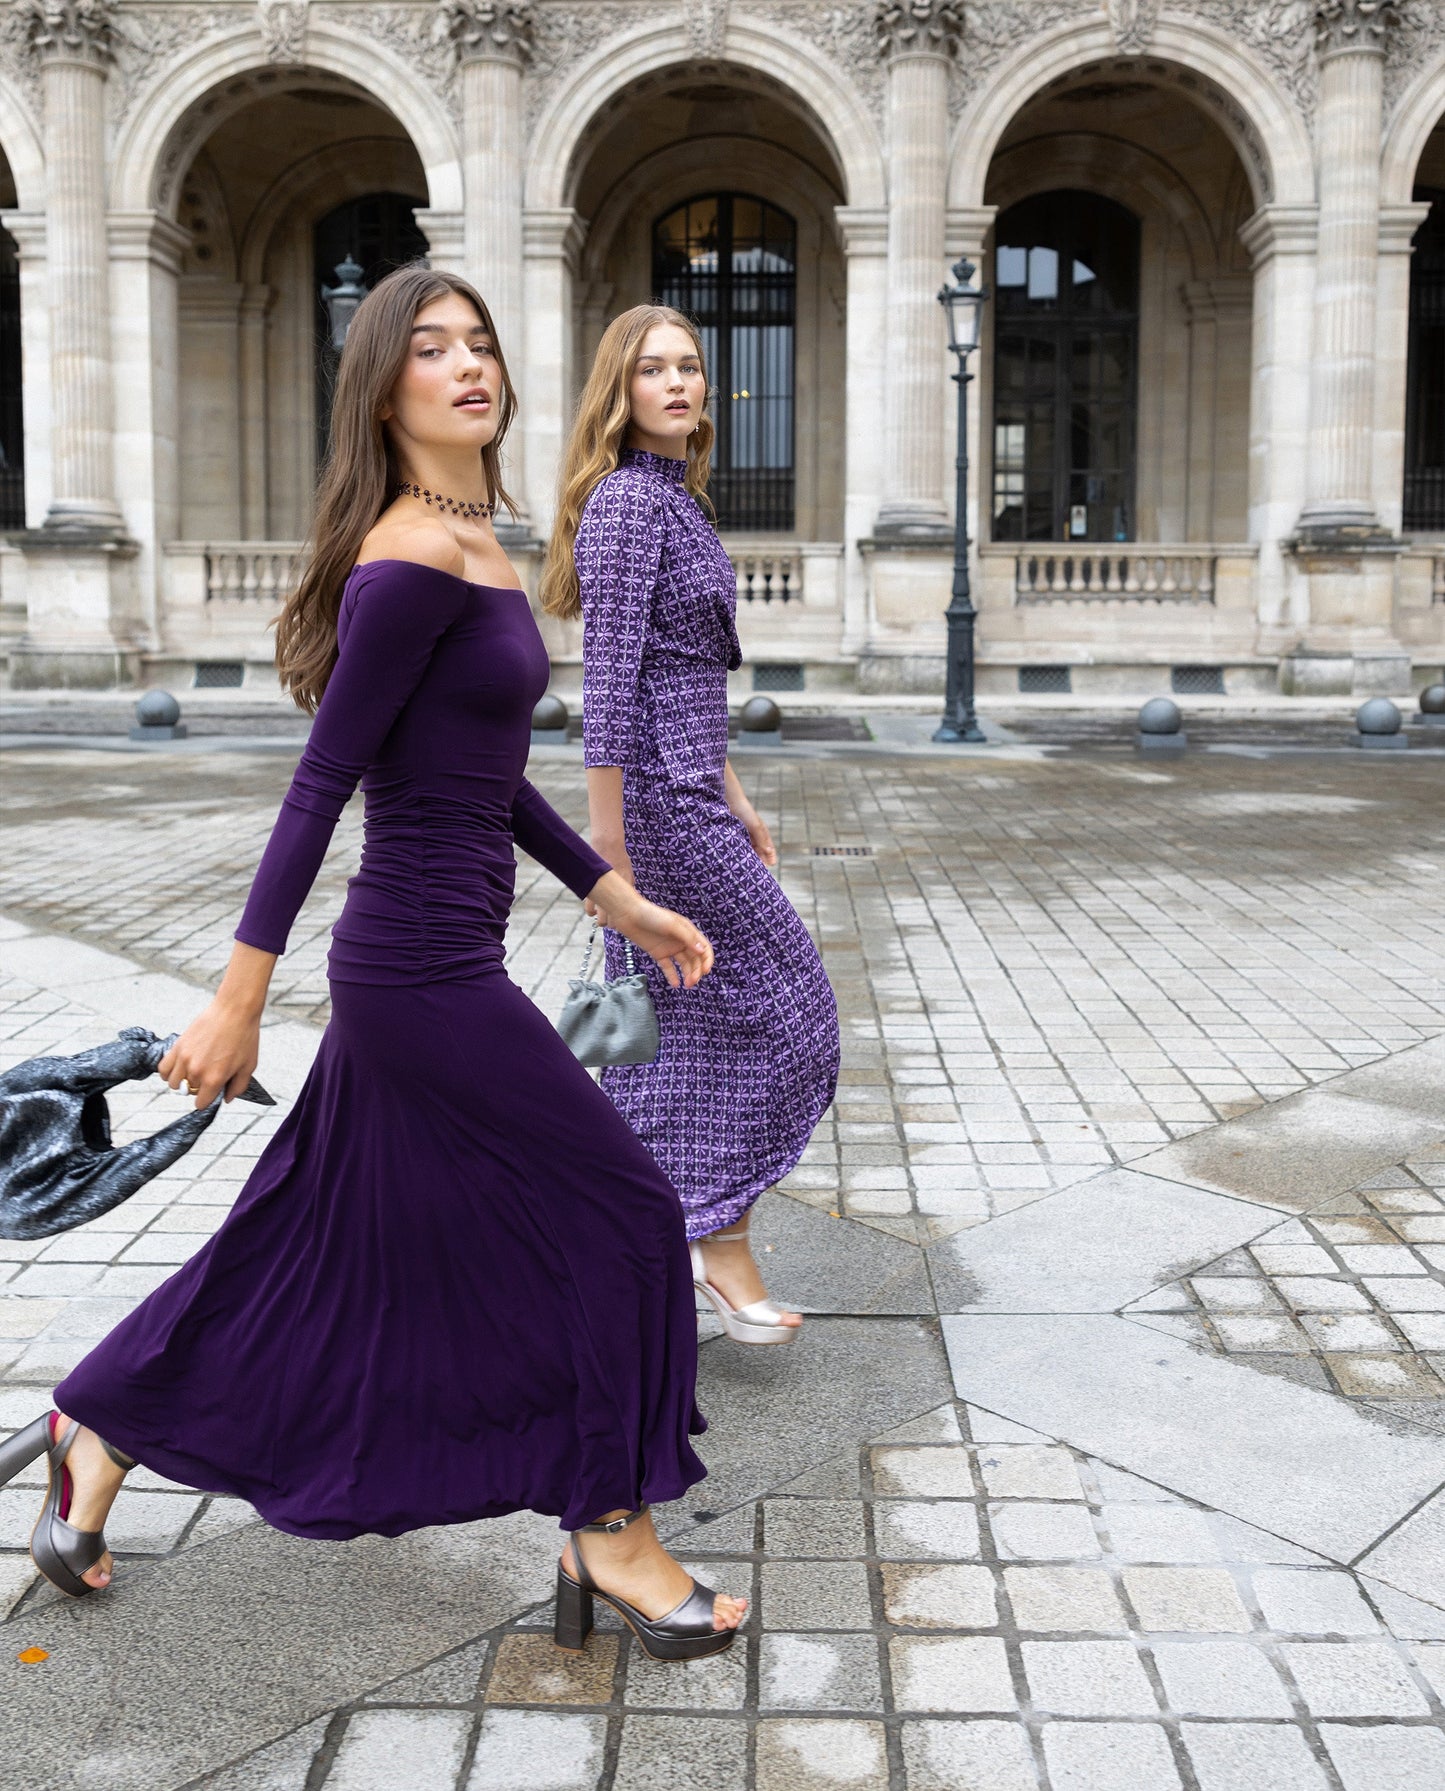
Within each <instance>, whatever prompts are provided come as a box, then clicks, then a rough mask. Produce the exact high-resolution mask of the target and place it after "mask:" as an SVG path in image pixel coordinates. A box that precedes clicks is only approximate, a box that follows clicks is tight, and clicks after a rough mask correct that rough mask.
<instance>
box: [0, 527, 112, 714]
mask: <svg viewBox="0 0 1445 1791" xmlns="http://www.w3.org/2000/svg"><path fill="white" fill-rule="evenodd" d="M10 539H11V541H13V542H14V544H15V545H16V546H17V547H18V548H19V549H20V552H21V554H22V555H23V556H24V560H25V612H26V629H25V633H24V634H23V635H22V636H21V638H20V639H19V640H18V641H17V642H16V643H15V644H14V646H13V647H12V648H11V649H10V682H11V685H12V686H13V687H14V688H15V689H17V690H115V689H120V688H124V687H126V686H127V685H134V684H136V683H137V682H138V680H139V678H140V670H141V652H142V642H141V640H140V638H139V636H140V629H139V627H138V624H137V621H136V601H135V589H134V578H133V570H132V569H133V563H134V560H135V557H136V555H137V554H138V553H139V552H140V547H139V544H138V543H137V542H135V541H132V540H131V539H130V538H129V537H128V536H126V535H124V534H123V533H121V532H120V531H118V530H116V529H111V528H89V527H83V526H81V525H80V524H78V523H76V524H73V525H68V526H64V527H50V526H47V527H45V528H43V529H26V530H24V531H22V532H18V533H16V534H13V535H12V536H11V537H10Z"/></svg>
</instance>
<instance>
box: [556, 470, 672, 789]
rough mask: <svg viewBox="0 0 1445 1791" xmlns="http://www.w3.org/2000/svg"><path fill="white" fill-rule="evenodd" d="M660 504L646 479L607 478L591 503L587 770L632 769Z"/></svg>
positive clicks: (579, 547) (582, 540) (584, 537)
mask: <svg viewBox="0 0 1445 1791" xmlns="http://www.w3.org/2000/svg"><path fill="white" fill-rule="evenodd" d="M664 522H665V508H664V502H663V498H662V495H661V493H660V492H658V491H657V490H656V489H655V487H654V486H653V485H652V482H651V481H650V480H649V479H648V478H647V477H646V476H645V475H638V474H636V473H630V472H628V471H627V470H626V469H623V470H622V471H619V472H614V473H609V474H608V475H607V477H606V478H605V479H603V480H602V481H601V483H600V484H599V485H598V486H597V488H596V489H595V490H594V491H593V493H592V495H591V497H590V498H589V499H588V500H587V508H586V509H585V510H584V511H583V513H582V521H581V523H580V525H579V526H578V529H577V542H576V546H575V549H574V554H575V558H576V563H577V578H578V583H579V584H580V586H581V591H582V739H583V763H584V764H587V765H622V766H628V765H631V764H633V763H634V762H635V761H636V758H637V750H638V721H639V717H638V707H639V704H638V684H639V680H640V677H641V672H642V652H643V648H644V646H645V644H646V641H647V633H648V627H649V622H650V617H651V610H652V594H653V589H654V587H655V586H656V583H657V575H658V570H659V568H660V566H661V564H662V541H663V529H664Z"/></svg>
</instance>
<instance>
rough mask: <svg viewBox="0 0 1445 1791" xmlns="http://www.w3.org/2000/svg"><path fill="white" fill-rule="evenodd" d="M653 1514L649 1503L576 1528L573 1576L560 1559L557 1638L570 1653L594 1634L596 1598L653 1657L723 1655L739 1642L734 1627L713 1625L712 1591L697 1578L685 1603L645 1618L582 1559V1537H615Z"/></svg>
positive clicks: (573, 1538) (575, 1650) (672, 1658)
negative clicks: (599, 1579)
mask: <svg viewBox="0 0 1445 1791" xmlns="http://www.w3.org/2000/svg"><path fill="white" fill-rule="evenodd" d="M646 1513H647V1506H646V1505H644V1506H643V1507H642V1508H641V1510H638V1511H631V1512H629V1513H628V1514H627V1516H626V1517H618V1518H614V1519H613V1520H612V1522H611V1523H607V1524H584V1525H583V1526H582V1528H581V1530H574V1531H573V1532H572V1559H573V1560H574V1561H575V1562H576V1563H577V1577H576V1579H573V1577H572V1575H571V1574H570V1573H568V1571H567V1569H566V1568H565V1567H563V1566H562V1565H561V1563H560V1562H559V1563H558V1565H557V1620H556V1626H555V1628H554V1629H553V1632H552V1639H553V1640H554V1641H555V1642H556V1644H557V1646H558V1647H559V1648H564V1649H566V1651H567V1652H568V1653H569V1654H580V1653H581V1652H582V1650H583V1648H584V1647H585V1646H586V1643H587V1638H588V1636H589V1635H590V1634H591V1633H592V1601H593V1599H595V1598H600V1599H601V1600H602V1602H603V1604H606V1605H610V1606H611V1607H612V1609H613V1610H614V1611H616V1613H617V1615H618V1616H619V1617H620V1618H621V1619H622V1621H623V1622H624V1623H625V1624H626V1625H627V1627H628V1628H629V1629H630V1630H631V1631H632V1633H633V1635H635V1636H636V1637H637V1641H638V1646H639V1647H640V1648H641V1649H642V1652H643V1653H644V1654H645V1655H647V1656H648V1658H649V1659H651V1660H702V1659H704V1658H705V1657H706V1656H707V1655H709V1654H722V1653H723V1652H724V1651H725V1650H726V1649H728V1648H731V1647H732V1645H733V1638H734V1636H735V1635H736V1634H737V1631H736V1630H733V1629H714V1628H713V1623H712V1615H713V1598H714V1597H715V1594H714V1593H713V1592H712V1590H711V1589H710V1588H709V1587H707V1586H704V1585H701V1584H700V1583H699V1582H698V1581H697V1580H694V1581H693V1582H692V1590H691V1592H689V1593H688V1595H687V1597H686V1598H684V1599H683V1601H682V1603H681V1604H679V1605H676V1606H674V1608H673V1609H672V1610H670V1611H668V1612H667V1613H666V1614H665V1615H664V1616H661V1617H644V1616H643V1614H642V1612H641V1611H639V1610H638V1609H637V1607H636V1606H635V1605H631V1604H629V1603H628V1602H627V1600H626V1599H625V1598H619V1597H618V1596H617V1594H616V1593H615V1592H604V1591H603V1590H602V1588H601V1587H600V1586H599V1585H598V1584H597V1582H596V1581H595V1580H594V1579H593V1577H592V1575H591V1574H590V1573H589V1572H588V1571H587V1563H586V1562H585V1561H584V1560H583V1559H582V1547H581V1544H580V1543H579V1542H578V1540H577V1539H578V1537H579V1536H592V1535H609V1536H610V1535H615V1534H616V1532H617V1531H618V1530H625V1529H626V1528H627V1526H628V1525H629V1524H635V1523H636V1522H637V1520H638V1518H640V1517H644V1516H645V1515H646Z"/></svg>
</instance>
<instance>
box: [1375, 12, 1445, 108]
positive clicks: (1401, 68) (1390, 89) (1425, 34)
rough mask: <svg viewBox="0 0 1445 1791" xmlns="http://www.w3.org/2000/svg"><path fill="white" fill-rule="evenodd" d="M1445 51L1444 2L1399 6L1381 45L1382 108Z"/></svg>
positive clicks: (1392, 100) (1388, 105)
mask: <svg viewBox="0 0 1445 1791" xmlns="http://www.w3.org/2000/svg"><path fill="white" fill-rule="evenodd" d="M1442 55H1445V6H1440V5H1430V4H1427V5H1424V6H1421V5H1418V4H1411V5H1408V6H1403V7H1401V8H1400V12H1399V22H1398V24H1397V25H1396V26H1395V29H1394V30H1393V31H1392V32H1391V33H1390V35H1389V38H1388V39H1387V41H1386V46H1385V109H1386V112H1387V113H1389V112H1392V111H1393V109H1394V105H1395V102H1396V101H1397V100H1398V99H1399V97H1400V95H1401V94H1402V93H1403V92H1404V90H1405V89H1406V88H1407V87H1408V86H1409V85H1410V83H1411V82H1412V81H1413V80H1414V79H1415V77H1416V75H1418V74H1420V73H1421V72H1422V71H1423V70H1424V69H1426V68H1428V67H1431V66H1432V65H1433V64H1435V63H1436V62H1438V61H1439V60H1440V58H1441V56H1442Z"/></svg>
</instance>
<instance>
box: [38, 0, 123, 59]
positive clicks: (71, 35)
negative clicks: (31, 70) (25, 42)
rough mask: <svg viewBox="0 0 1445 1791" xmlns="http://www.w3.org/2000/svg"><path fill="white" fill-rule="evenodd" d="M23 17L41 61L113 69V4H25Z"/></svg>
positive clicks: (72, 0) (101, 0)
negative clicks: (53, 60)
mask: <svg viewBox="0 0 1445 1791" xmlns="http://www.w3.org/2000/svg"><path fill="white" fill-rule="evenodd" d="M24 15H25V18H26V20H27V22H28V25H29V31H30V41H31V43H32V44H33V45H34V46H35V50H36V52H37V54H38V55H39V56H40V58H41V60H42V61H49V60H52V59H57V58H63V59H64V60H65V61H67V62H88V63H89V64H90V65H91V66H92V67H93V68H98V69H102V70H103V69H107V68H109V67H110V59H111V48H112V41H111V24H112V21H113V19H114V15H115V9H114V5H113V0H25V6H24Z"/></svg>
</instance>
